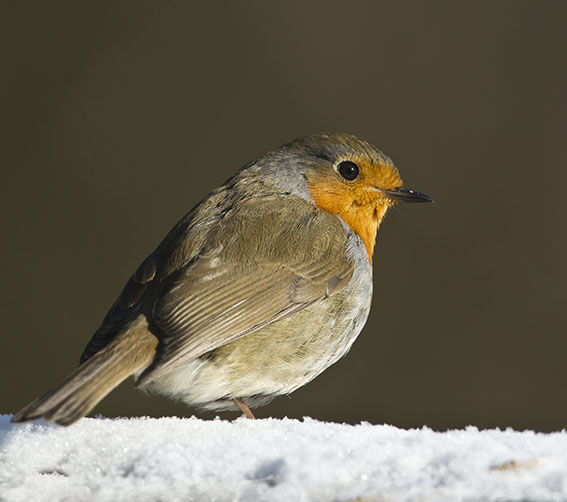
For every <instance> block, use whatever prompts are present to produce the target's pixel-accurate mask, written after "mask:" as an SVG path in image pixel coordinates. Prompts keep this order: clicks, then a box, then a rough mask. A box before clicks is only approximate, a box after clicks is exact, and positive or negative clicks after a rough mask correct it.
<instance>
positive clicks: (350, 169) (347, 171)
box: [337, 160, 360, 181]
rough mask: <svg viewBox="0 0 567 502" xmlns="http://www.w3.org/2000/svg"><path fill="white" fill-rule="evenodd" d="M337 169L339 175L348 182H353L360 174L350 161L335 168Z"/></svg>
mask: <svg viewBox="0 0 567 502" xmlns="http://www.w3.org/2000/svg"><path fill="white" fill-rule="evenodd" d="M337 169H338V170H339V173H341V176H342V177H343V178H344V179H345V180H348V181H353V180H355V179H356V178H357V177H358V173H359V172H360V169H358V166H357V165H356V164H355V163H354V162H351V161H350V160H345V161H343V162H341V163H340V164H339V165H338V166H337Z"/></svg>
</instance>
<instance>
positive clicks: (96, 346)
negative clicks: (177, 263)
mask: <svg viewBox="0 0 567 502" xmlns="http://www.w3.org/2000/svg"><path fill="white" fill-rule="evenodd" d="M159 260H160V255H159V254H158V253H152V254H151V255H149V256H148V257H147V258H146V259H145V260H144V261H143V262H142V264H141V265H140V266H139V267H138V269H137V270H136V272H135V273H134V275H132V277H130V279H129V280H128V282H127V283H126V286H124V289H123V290H122V292H121V293H120V295H119V296H118V299H117V300H116V301H115V302H114V304H113V305H112V307H111V308H110V310H109V311H108V313H107V314H106V317H105V318H104V320H103V321H102V324H101V325H100V327H99V328H98V329H97V331H96V332H95V334H94V335H93V336H92V338H91V339H90V341H89V343H88V344H87V346H86V347H85V350H84V351H83V354H82V355H81V360H80V364H83V363H84V362H85V361H86V360H87V359H89V358H90V357H91V356H93V355H94V354H96V353H97V352H98V351H99V350H101V349H103V348H104V347H106V345H108V344H109V343H110V342H111V341H112V340H114V338H115V337H116V335H117V334H118V333H119V332H120V330H121V329H122V328H123V327H124V326H125V325H126V324H127V323H129V322H130V321H132V320H133V319H135V318H136V316H137V315H138V314H139V313H140V310H141V308H142V306H143V303H144V300H145V296H146V293H147V292H148V289H149V286H150V284H151V283H152V281H153V280H154V278H155V276H156V272H157V268H158V263H159Z"/></svg>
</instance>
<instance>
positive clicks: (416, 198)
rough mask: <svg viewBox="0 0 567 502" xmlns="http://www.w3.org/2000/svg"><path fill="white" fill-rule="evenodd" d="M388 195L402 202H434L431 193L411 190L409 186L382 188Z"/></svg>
mask: <svg viewBox="0 0 567 502" xmlns="http://www.w3.org/2000/svg"><path fill="white" fill-rule="evenodd" d="M380 191H381V192H382V193H383V194H384V195H386V197H388V198H390V199H392V200H399V201H400V202H433V199H432V198H431V197H429V195H425V194H424V193H420V192H416V191H415V190H410V189H409V188H404V187H398V188H394V189H393V190H380Z"/></svg>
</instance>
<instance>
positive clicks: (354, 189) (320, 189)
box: [306, 158, 403, 264]
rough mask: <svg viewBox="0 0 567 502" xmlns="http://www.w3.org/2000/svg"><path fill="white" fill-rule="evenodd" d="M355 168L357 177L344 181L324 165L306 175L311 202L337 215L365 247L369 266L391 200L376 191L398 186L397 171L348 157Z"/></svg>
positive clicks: (398, 177) (399, 180)
mask: <svg viewBox="0 0 567 502" xmlns="http://www.w3.org/2000/svg"><path fill="white" fill-rule="evenodd" d="M343 160H350V161H352V162H354V163H355V164H357V165H358V167H359V169H360V174H359V176H358V177H357V178H356V179H355V180H353V181H347V180H345V179H344V178H342V177H341V175H340V174H339V173H338V172H337V171H336V170H335V169H334V168H331V167H330V166H328V165H320V166H315V167H314V168H313V169H310V170H308V171H307V173H306V177H307V186H308V188H309V192H310V194H311V197H312V198H313V201H314V202H315V204H316V205H317V207H319V208H320V209H322V210H323V211H327V212H328V213H331V214H336V215H337V216H339V217H340V218H341V219H342V220H343V221H344V222H345V223H346V224H347V225H348V226H349V227H350V228H351V229H352V230H353V231H354V232H356V233H357V234H358V235H359V236H360V238H361V239H362V241H363V242H364V246H365V247H366V251H367V253H368V259H369V260H370V263H371V264H372V254H373V252H374V243H375V241H376V232H377V231H378V227H379V226H380V223H381V221H382V219H383V218H384V215H385V214H386V211H387V210H388V208H389V207H390V206H392V205H393V201H392V200H390V199H388V198H387V197H386V196H384V194H382V193H381V192H380V189H383V190H392V189H394V188H397V187H400V186H402V184H403V183H402V180H401V178H400V175H399V173H398V170H397V169H396V168H395V167H394V166H392V165H384V164H381V163H374V162H372V161H370V160H368V159H360V158H348V159H343Z"/></svg>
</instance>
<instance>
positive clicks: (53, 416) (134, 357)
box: [12, 317, 157, 425]
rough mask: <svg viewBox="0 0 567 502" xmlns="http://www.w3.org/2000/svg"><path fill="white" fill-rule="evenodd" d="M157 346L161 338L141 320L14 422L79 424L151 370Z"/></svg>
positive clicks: (16, 415) (135, 322)
mask: <svg viewBox="0 0 567 502" xmlns="http://www.w3.org/2000/svg"><path fill="white" fill-rule="evenodd" d="M156 347H157V338H156V337H155V336H154V335H153V334H152V333H151V332H150V331H149V330H148V325H147V321H146V320H145V318H143V317H140V318H138V319H137V320H136V321H134V323H132V324H131V325H130V327H129V328H128V329H127V330H126V331H125V332H123V333H121V334H120V335H118V336H117V338H116V339H115V340H114V341H112V342H111V343H110V344H109V345H108V346H106V347H105V348H104V349H102V350H101V351H99V352H97V353H96V354H95V355H93V356H92V357H91V358H90V359H88V360H87V361H86V362H84V363H83V364H82V365H81V366H79V367H78V368H77V369H76V370H75V371H74V372H73V373H71V374H70V375H69V376H68V377H67V378H66V379H65V380H64V381H63V382H62V383H60V384H59V385H58V386H57V387H55V389H53V390H51V391H49V392H47V393H46V394H44V395H43V396H41V397H39V398H37V399H36V400H35V401H33V402H32V403H30V404H28V405H27V406H26V407H25V408H23V409H22V410H20V411H19V412H18V413H16V414H15V415H14V417H13V418H12V422H27V421H29V420H35V419H37V418H44V419H46V420H50V421H52V422H56V423H58V424H60V425H70V424H72V423H73V422H76V421H77V420H78V419H79V418H81V417H84V416H85V415H86V414H88V413H89V412H90V411H91V410H92V409H93V408H94V407H95V406H96V405H97V404H98V403H99V402H100V401H101V400H102V399H103V398H104V397H105V396H106V395H107V394H108V393H109V392H111V391H112V390H113V389H114V388H116V387H117V386H118V385H119V384H120V383H122V382H123V381H124V380H126V379H127V378H128V377H129V376H130V375H132V374H134V373H136V372H139V371H141V370H142V369H144V368H145V367H147V366H148V365H149V364H150V363H151V361H152V360H153V358H154V356H155V351H156Z"/></svg>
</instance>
